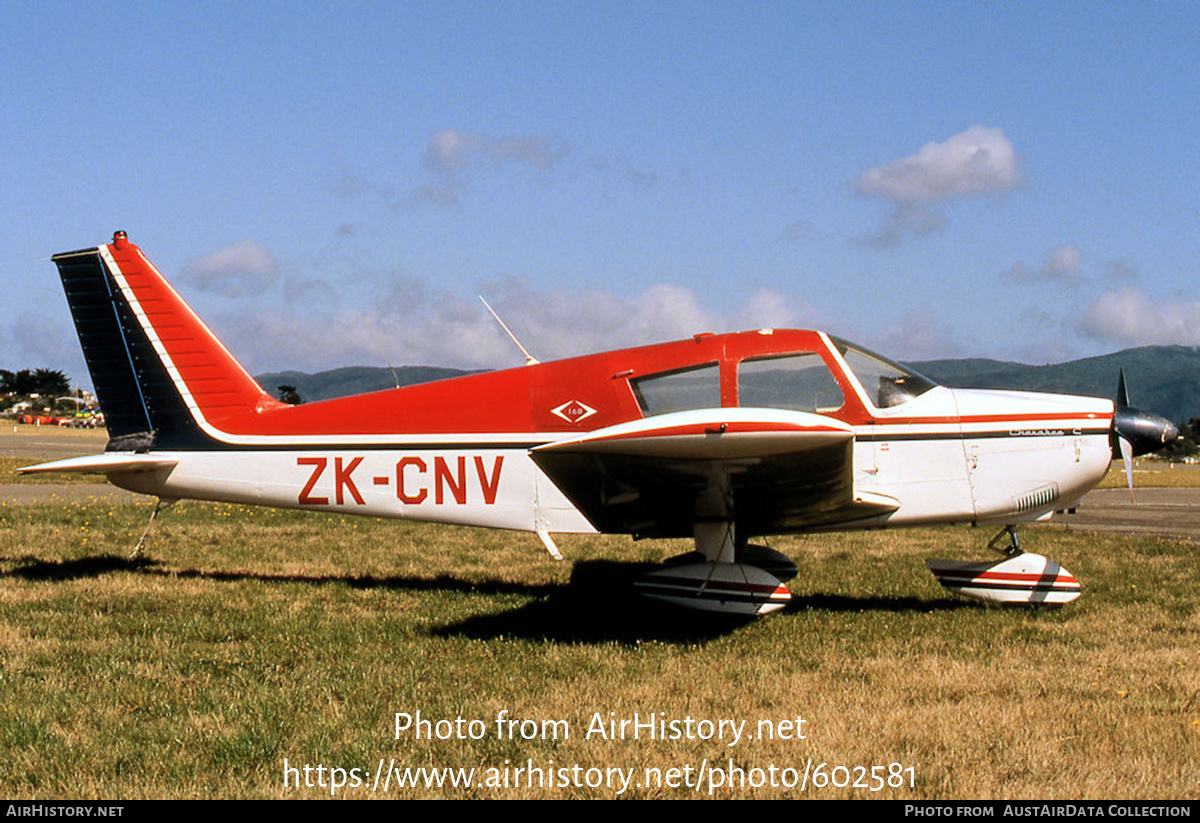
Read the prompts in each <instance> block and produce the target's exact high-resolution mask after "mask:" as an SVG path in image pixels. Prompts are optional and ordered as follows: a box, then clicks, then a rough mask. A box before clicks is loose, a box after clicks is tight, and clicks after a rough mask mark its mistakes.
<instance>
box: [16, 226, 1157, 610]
mask: <svg viewBox="0 0 1200 823" xmlns="http://www.w3.org/2000/svg"><path fill="white" fill-rule="evenodd" d="M53 260H54V262H55V263H56V264H57V266H58V270H59V274H60V276H61V278H62V282H63V287H64V289H65V291H66V295H67V301H68V303H69V305H70V309H71V313H72V316H73V317H74V321H75V326H76V330H77V331H78V334H79V339H80V342H81V344H82V347H83V351H84V356H85V358H86V360H87V364H88V369H89V370H90V372H91V375H92V380H93V383H94V385H95V389H96V394H97V396H98V397H99V400H100V403H101V405H102V407H103V408H104V411H105V414H106V416H107V421H108V429H109V433H110V436H111V440H110V441H109V443H108V447H107V449H106V451H105V453H104V454H100V455H92V456H87V457H79V458H73V459H68V460H59V461H56V462H52V463H46V464H42V465H38V466H32V467H27V468H25V469H22V471H58V472H63V471H69V472H93V473H102V474H105V475H106V476H107V478H108V480H109V481H110V482H112V483H113V484H115V485H117V486H120V487H121V488H125V489H129V490H132V491H135V492H141V493H144V494H148V495H155V496H157V497H158V498H159V502H160V504H161V503H162V502H163V501H173V500H176V499H183V498H187V499H197V500H212V501H224V502H230V503H242V504H260V505H266V506H279V507H286V508H294V509H312V510H317V511H336V512H342V513H351V514H362V515H369V516H374V517H395V518H410V519H413V520H428V521H437V522H443V523H455V524H462V525H470V526H486V527H493V528H502V529H517V530H523V531H528V532H534V533H536V534H537V535H538V536H539V537H540V538H541V540H542V542H543V544H544V545H545V547H546V548H547V550H548V551H550V553H551V554H552V555H554V556H555V557H558V558H561V555H560V554H559V552H558V549H557V547H556V545H555V543H554V541H553V539H552V537H551V533H555V532H557V533H580V532H597V531H598V532H605V533H617V534H629V535H632V536H633V537H635V538H667V537H691V538H693V539H694V541H695V551H693V552H689V553H687V554H684V555H682V556H680V557H678V558H673V559H672V560H668V561H667V562H666V563H664V565H663V568H661V569H659V570H656V571H653V572H650V573H649V574H646V575H644V576H643V577H642V578H640V579H639V581H638V582H637V585H638V586H639V588H640V590H641V591H642V592H643V593H645V594H647V595H650V596H652V597H656V598H659V599H662V600H667V601H669V602H673V603H676V604H679V605H684V606H692V607H696V608H701V609H708V610H715V611H728V612H735V613H742V614H762V613H766V612H769V611H774V610H776V609H779V608H782V607H783V606H784V605H785V604H786V603H787V601H788V599H789V598H790V593H789V592H788V589H787V588H786V587H785V586H784V585H783V581H784V580H787V579H790V577H792V576H794V575H795V574H796V566H795V565H794V564H793V563H792V562H791V560H790V559H789V558H787V557H786V556H785V555H783V554H782V553H780V552H777V551H774V550H772V549H769V548H767V547H765V546H758V545H753V544H751V543H750V542H749V541H750V539H751V538H755V537H759V536H765V535H771V534H783V533H797V532H818V531H835V530H849V529H880V528H894V527H901V526H919V525H929V524H937V523H961V524H972V525H981V526H983V525H990V526H998V527H1000V531H999V533H998V534H997V535H996V537H995V538H993V539H992V541H991V542H990V543H989V547H990V548H993V549H995V550H997V551H1000V552H1001V553H1002V554H1003V555H1005V559H1003V560H1001V561H998V562H993V563H982V564H980V563H961V562H960V563H955V562H950V561H940V560H937V561H934V560H931V561H927V563H928V565H929V566H930V569H931V570H932V571H933V573H934V574H935V575H936V576H937V577H938V579H939V581H940V582H941V583H942V585H944V586H945V587H947V588H948V589H950V590H952V591H956V592H960V593H962V594H966V595H971V596H975V597H980V598H983V599H987V600H992V601H997V602H1004V603H1012V602H1017V603H1042V604H1058V603H1063V602H1067V601H1070V600H1073V599H1074V598H1075V597H1077V596H1078V595H1079V593H1080V585H1079V583H1078V581H1077V580H1076V579H1075V578H1074V577H1073V576H1072V575H1071V574H1070V573H1069V572H1067V571H1066V570H1064V569H1062V568H1061V567H1060V566H1058V565H1057V564H1055V563H1053V562H1052V561H1049V560H1048V559H1047V558H1045V557H1043V556H1041V555H1037V554H1032V553H1023V552H1021V551H1020V548H1019V544H1018V541H1017V536H1016V531H1015V527H1016V525H1017V524H1019V523H1025V522H1029V521H1034V520H1040V519H1045V518H1047V517H1050V516H1051V515H1052V514H1053V513H1054V512H1055V511H1056V510H1059V509H1064V508H1067V507H1069V506H1071V505H1073V504H1074V503H1075V502H1076V501H1077V500H1078V499H1079V498H1080V497H1081V496H1082V495H1083V494H1084V493H1085V492H1087V491H1088V490H1089V489H1091V488H1092V487H1094V486H1095V485H1096V484H1097V483H1099V482H1100V480H1101V479H1102V478H1103V477H1104V475H1105V473H1106V472H1107V471H1108V468H1109V464H1110V461H1111V460H1112V457H1113V453H1114V450H1115V449H1120V450H1121V451H1123V452H1124V453H1125V454H1126V455H1127V456H1128V457H1131V456H1132V455H1134V454H1141V453H1145V452H1148V451H1152V450H1154V449H1157V448H1160V447H1161V446H1162V445H1163V444H1164V443H1165V442H1167V441H1168V440H1170V439H1173V438H1174V437H1175V436H1176V432H1175V429H1174V427H1173V426H1172V425H1171V424H1170V423H1168V422H1167V421H1166V420H1163V419H1162V418H1160V417H1157V416H1155V415H1151V414H1147V413H1144V412H1140V411H1138V410H1136V409H1132V408H1130V407H1129V406H1128V402H1127V401H1126V400H1125V399H1124V391H1123V388H1122V392H1121V395H1120V397H1119V401H1120V402H1119V404H1118V405H1119V407H1118V408H1114V403H1113V401H1111V400H1103V399H1097V398H1089V397H1073V396H1066V395H1055V394H1034V393H1027V392H1012V391H983V390H966V389H950V388H946V387H943V386H939V385H937V384H936V383H934V382H933V381H932V380H929V379H927V378H925V377H923V376H921V375H919V374H917V373H915V372H913V371H912V370H910V369H908V368H905V367H903V366H901V365H899V364H897V363H894V362H892V361H889V360H886V359H884V358H882V357H880V356H878V355H876V354H873V353H872V352H870V351H867V350H866V349H864V348H861V347H859V346H856V345H854V344H852V343H849V342H847V341H845V340H841V339H839V338H837V337H833V336H831V335H827V334H825V333H822V332H817V331H797V330H785V329H758V330H755V331H747V332H740V333H736V334H721V335H717V334H697V335H695V336H694V337H692V338H690V339H686V340H680V341H675V342H670V343H661V344H658V345H651V346H642V347H638V348H630V349H623V350H620V351H611V352H604V353H600V354H591V355H586V356H583V357H575V358H571V359H567V360H560V361H556V362H548V363H538V362H537V361H536V360H534V359H533V358H529V361H530V362H528V363H527V365H525V366H523V367H518V368H511V369H507V370H503V371H494V372H488V373H482V374H473V375H469V376H464V377H458V378H454V379H450V380H441V381H437V382H433V383H426V384H422V385H415V386H409V387H406V388H397V389H393V390H388V391H381V392H374V393H371V394H366V395H359V396H356V397H344V398H338V399H332V400H324V401H320V402H314V403H306V404H303V405H298V406H292V405H287V404H284V403H281V402H279V401H277V400H275V399H274V398H272V397H271V396H270V395H268V394H267V393H266V392H265V391H263V389H262V388H261V387H260V386H259V385H258V384H257V383H255V381H254V380H253V379H252V378H251V377H250V375H249V374H248V373H247V372H246V371H245V370H244V369H243V368H242V366H241V365H240V364H239V363H238V362H237V360H235V359H234V357H233V356H232V355H231V354H230V353H229V352H228V351H227V350H226V349H225V347H224V346H223V345H222V344H221V343H220V341H219V340H217V338H216V337H215V336H214V335H213V334H212V332H210V331H209V330H208V328H207V327H206V326H205V325H204V323H202V322H201V321H200V319H199V318H198V317H197V316H196V315H195V314H194V313H193V312H192V310H191V309H190V308H189V307H188V305H187V304H186V303H185V302H184V301H183V299H182V298H181V297H180V296H179V295H178V294H177V293H176V291H175V290H174V289H173V288H172V287H171V286H170V284H168V283H167V281H166V279H165V278H164V277H163V276H162V275H161V274H160V273H159V272H158V271H157V270H156V269H155V268H154V266H153V265H152V264H151V263H150V261H149V260H148V259H147V258H146V257H145V256H143V254H142V252H141V250H140V249H138V247H137V246H135V245H133V244H132V243H130V242H129V240H128V239H127V237H126V236H125V233H124V232H118V233H117V234H116V235H114V238H113V242H112V243H111V244H107V245H102V246H98V247H95V248H89V249H84V250H81V251H72V252H65V253H63V254H58V255H55V256H54V258H53ZM1122 386H1123V384H1122ZM157 510H158V509H157V508H156V509H155V511H156V512H157Z"/></svg>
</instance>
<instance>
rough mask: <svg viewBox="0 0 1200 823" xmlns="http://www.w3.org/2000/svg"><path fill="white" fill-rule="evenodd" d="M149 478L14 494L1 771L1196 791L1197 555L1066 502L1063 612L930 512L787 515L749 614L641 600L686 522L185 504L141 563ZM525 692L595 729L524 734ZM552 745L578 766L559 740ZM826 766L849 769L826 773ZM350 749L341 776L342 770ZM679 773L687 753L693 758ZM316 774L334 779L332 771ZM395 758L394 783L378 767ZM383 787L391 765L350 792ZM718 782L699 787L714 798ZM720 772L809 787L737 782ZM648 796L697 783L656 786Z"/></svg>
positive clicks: (156, 787)
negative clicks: (994, 574)
mask: <svg viewBox="0 0 1200 823" xmlns="http://www.w3.org/2000/svg"><path fill="white" fill-rule="evenodd" d="M148 514H149V506H148V505H145V506H141V507H135V506H129V505H116V506H113V505H99V504H95V503H92V504H73V505H67V506H48V505H47V506H26V507H6V508H0V573H2V574H3V577H2V579H0V697H2V699H0V745H2V747H3V750H4V751H5V753H6V754H5V758H6V765H5V768H4V769H2V770H0V792H2V793H4V794H7V795H8V796H11V797H22V798H30V797H39V798H51V797H57V798H83V797H96V798H99V797H108V798H113V797H118V798H134V797H267V798H271V797H298V796H315V797H319V796H328V795H329V790H328V789H320V788H311V789H309V788H301V789H295V788H288V789H285V788H284V786H283V781H284V771H283V767H284V760H285V758H286V760H287V762H288V764H289V765H290V766H293V767H295V766H301V767H302V766H303V765H304V764H308V765H310V766H312V767H313V768H314V769H315V768H316V767H317V766H318V765H324V766H325V767H332V766H337V767H341V768H344V769H350V768H358V769H366V770H370V771H372V772H373V771H374V770H375V768H376V766H377V764H378V761H379V759H380V758H384V759H385V762H386V761H388V760H391V759H393V758H394V759H395V761H396V764H397V765H401V764H402V765H404V766H412V767H417V766H432V767H447V766H448V767H467V768H469V767H475V768H477V769H479V770H480V772H479V775H480V779H481V778H482V776H483V772H482V770H483V769H485V768H488V767H503V766H505V762H506V761H508V765H509V766H510V767H511V768H515V767H517V766H518V765H520V766H524V765H525V764H526V762H527V761H528V760H532V761H533V765H534V766H537V767H541V768H562V767H566V768H570V767H572V766H574V765H576V764H578V765H580V766H581V767H583V768H591V767H596V768H601V769H607V768H609V767H622V768H626V769H636V770H637V780H638V781H641V780H642V779H643V776H644V773H643V770H644V769H645V768H646V767H659V768H662V769H667V768H671V767H676V768H679V769H683V768H684V767H687V766H690V767H691V769H692V770H693V771H692V773H693V774H694V772H695V770H696V769H697V768H698V767H699V766H700V764H701V763H702V762H704V761H705V760H707V762H708V764H710V765H712V764H720V765H722V766H723V767H728V764H729V760H730V759H731V758H732V760H733V761H734V763H735V765H737V766H738V767H740V768H741V769H744V770H746V772H747V774H748V775H752V774H753V773H752V772H751V770H752V769H753V768H755V767H758V768H762V769H768V768H770V767H771V766H774V767H776V768H777V769H783V768H787V767H791V768H798V769H800V770H803V769H804V766H805V763H806V762H807V761H808V760H809V759H810V758H811V759H812V761H813V766H814V767H815V766H816V765H817V764H819V763H827V764H830V766H833V765H845V766H849V767H853V766H857V765H863V766H872V765H884V766H886V765H887V764H890V763H901V764H903V765H904V766H905V767H909V766H911V767H912V769H913V772H912V773H913V774H914V775H915V786H913V787H911V788H909V787H904V788H900V789H895V788H893V789H887V788H885V789H884V790H883V791H880V792H875V793H872V792H870V791H866V790H862V789H859V790H855V789H852V788H841V789H839V788H834V787H826V788H823V789H820V790H816V789H814V788H813V787H812V786H809V787H808V791H807V792H805V793H804V795H803V796H807V797H823V798H831V797H887V798H1059V799H1073V798H1110V797H1112V798H1126V797H1130V798H1195V797H1196V796H1197V779H1198V776H1200V746H1198V744H1200V697H1198V689H1200V624H1198V618H1197V617H1196V605H1197V595H1196V587H1195V581H1196V579H1197V578H1198V574H1197V572H1198V571H1200V569H1198V568H1197V565H1198V563H1197V559H1196V558H1195V556H1194V551H1193V550H1190V549H1189V548H1188V547H1186V546H1181V545H1177V544H1173V543H1165V542H1158V541H1152V540H1131V539H1123V538H1109V537H1096V536H1089V535H1084V534H1081V533H1078V532H1073V531H1070V532H1069V531H1065V530H1063V529H1060V528H1058V527H1053V526H1047V527H1039V528H1035V529H1030V530H1027V531H1026V532H1025V540H1024V544H1025V547H1026V548H1027V549H1029V550H1033V551H1042V552H1043V553H1048V554H1050V555H1051V556H1053V557H1054V558H1055V559H1056V560H1059V561H1060V562H1062V563H1063V564H1064V565H1065V566H1067V567H1068V568H1070V569H1071V570H1072V571H1073V572H1074V573H1075V574H1076V575H1077V576H1078V577H1080V578H1081V579H1082V580H1083V581H1084V585H1085V589H1086V592H1085V596H1084V598H1083V599H1081V600H1080V601H1078V602H1077V603H1075V604H1072V605H1071V606H1068V607H1066V608H1064V609H1062V610H1059V611H1056V612H1028V611H1008V610H1002V609H997V608H987V607H983V606H979V605H974V604H972V603H969V602H965V601H961V600H958V599H956V598H954V597H953V596H951V595H948V594H946V593H944V592H942V591H941V590H940V589H939V588H938V587H937V585H936V583H935V582H934V580H933V579H932V577H931V576H929V575H928V574H927V573H926V572H925V571H924V569H923V565H922V560H923V559H924V558H925V557H929V556H942V555H944V556H949V557H979V556H982V552H981V547H982V545H983V543H984V542H985V541H986V539H987V537H988V536H990V535H986V534H983V533H982V532H979V531H971V530H966V529H959V530H949V529H947V530H916V531H911V532H886V533H874V534H852V535H840V536H839V535H830V536H821V537H805V538H794V539H787V540H781V541H776V542H775V546H776V547H777V548H780V549H782V550H784V551H786V552H788V553H789V554H791V555H792V556H793V557H795V558H797V561H798V563H799V565H800V576H799V577H798V578H797V579H796V580H794V581H792V589H793V591H794V592H795V594H796V600H795V601H794V605H793V608H791V609H790V610H789V611H787V612H785V613H783V614H780V615H775V616H773V617H770V618H767V619H764V620H758V621H752V622H748V623H730V622H728V621H720V620H713V619H709V618H705V617H704V616H703V615H698V614H695V613H689V612H677V611H674V610H671V609H668V608H660V607H656V606H654V605H653V604H651V603H648V602H643V601H641V600H639V599H637V598H635V597H633V596H632V595H631V594H630V593H629V590H628V581H629V579H630V577H631V576H632V575H633V574H634V573H636V572H637V571H638V570H639V569H641V568H643V567H644V565H645V564H646V563H647V562H651V561H655V560H657V559H659V558H661V557H662V556H665V555H667V554H672V553H676V552H678V551H681V550H683V549H684V548H686V546H685V545H684V544H675V545H670V546H667V545H663V544H652V543H633V542H631V541H628V540H625V539H622V538H600V537H573V538H563V539H562V540H561V545H562V548H563V550H564V552H565V553H566V554H567V556H568V557H569V558H570V559H571V561H574V562H570V561H569V562H567V563H555V562H554V561H552V560H550V559H549V558H548V557H547V556H546V555H545V553H544V552H543V551H542V550H541V549H540V546H539V544H538V542H537V540H536V538H534V537H532V536H530V535H522V534H505V533H499V532H483V531H475V530H468V529H456V528H450V527H435V526H421V525H414V524H407V523H395V522H379V521H374V520H355V519H352V518H345V519H343V518H339V517H336V516H321V515H312V514H299V513H291V512H281V511H276V510H269V509H249V508H243V507H234V506H221V505H207V504H194V503H186V504H180V505H178V506H177V507H175V508H174V509H171V510H168V511H167V512H166V513H164V514H163V515H162V516H161V518H160V523H159V525H158V526H157V527H156V533H155V537H154V539H153V541H152V545H151V551H150V557H151V558H152V559H151V560H149V561H147V562H144V563H131V562H129V561H127V560H125V559H123V558H124V557H125V555H126V553H127V552H128V550H129V548H130V547H131V546H132V544H133V542H134V541H135V540H136V538H137V536H138V535H139V534H140V533H141V530H142V528H143V526H144V521H145V518H146V517H148ZM418 710H419V711H420V712H421V714H422V716H423V717H425V718H427V719H432V720H438V719H451V720H452V719H454V718H456V717H462V718H465V719H467V720H470V719H478V720H481V721H483V722H484V723H485V724H487V729H488V733H487V734H486V735H485V736H484V737H483V738H482V739H480V740H458V739H447V740H419V741H418V740H415V739H413V737H412V736H411V735H408V734H405V735H403V736H402V737H401V739H399V740H397V739H394V734H393V722H394V721H393V718H394V715H395V713H397V712H407V713H414V712H416V711H418ZM500 711H507V712H508V716H509V717H512V718H517V719H532V720H536V721H538V722H539V723H540V722H541V721H557V720H563V721H566V722H567V723H568V724H569V729H570V737H569V739H565V740H564V739H559V740H553V739H544V738H539V739H533V740H520V739H518V740H509V739H499V738H498V737H497V735H496V734H495V733H494V731H495V728H494V720H495V718H496V715H497V713H498V712H500ZM610 712H611V713H613V715H611V716H612V717H615V718H619V719H631V718H632V717H633V714H634V713H635V712H636V713H639V715H640V716H641V717H642V718H643V719H644V718H645V717H646V716H647V715H649V714H650V713H655V714H656V715H658V716H660V717H661V716H664V715H665V716H666V717H667V718H670V719H679V720H683V719H684V718H686V717H689V716H690V717H692V718H695V719H703V720H712V721H717V720H720V719H730V720H734V721H746V729H747V730H748V731H754V730H755V729H756V726H757V723H758V721H759V720H771V721H780V720H785V719H792V720H795V719H796V718H797V717H803V718H804V719H805V721H806V723H805V725H804V731H805V732H806V735H807V737H806V739H804V740H787V741H780V740H775V741H769V740H757V739H756V740H743V741H742V742H741V743H739V744H738V745H736V746H727V745H724V744H723V743H721V742H719V741H715V740H714V741H703V740H687V739H681V740H647V739H645V738H644V737H643V738H642V739H640V740H631V739H627V740H613V741H606V740H604V739H600V738H599V737H597V736H595V735H593V736H592V737H591V739H587V738H585V736H584V734H585V732H586V731H587V729H588V726H589V723H590V721H591V719H592V718H593V716H594V715H595V714H596V713H599V714H600V716H601V717H602V718H603V719H608V718H609V717H610V715H609V713H610ZM551 761H553V763H551ZM828 768H829V767H828V766H827V769H828ZM326 774H328V773H326ZM681 775H682V773H681ZM311 776H312V777H313V779H314V780H315V779H316V777H317V775H316V772H313V773H312V775H311ZM381 785H382V784H381ZM338 794H339V796H340V795H342V794H345V795H348V796H351V797H365V796H371V792H370V791H367V790H365V789H364V788H361V787H360V788H354V789H349V790H346V791H340V792H338ZM388 794H389V795H390V796H401V797H423V796H430V797H483V798H492V797H610V796H612V795H613V792H612V791H610V790H609V789H607V788H595V789H590V788H586V787H583V788H575V787H556V788H541V789H537V788H533V789H530V788H513V787H509V788H503V787H502V788H498V789H487V788H479V787H475V788H472V789H470V790H467V789H463V788H457V789H455V788H449V787H447V788H442V789H437V788H431V789H425V788H422V789H419V790H414V789H409V790H405V791H397V790H396V789H394V788H393V789H392V790H391V791H390V792H389V793H388ZM704 794H705V791H704V790H702V791H701V793H700V796H704ZM715 794H716V796H719V797H781V796H801V795H800V793H799V792H798V791H797V790H794V789H793V790H786V789H781V788H776V789H772V788H769V787H764V788H761V789H754V788H750V787H745V788H737V789H735V790H732V791H731V790H729V789H727V788H722V789H718V790H717V791H716V793H715ZM626 796H636V797H683V796H693V794H692V792H691V790H690V789H685V788H657V787H648V786H641V787H636V788H631V789H630V790H629V791H627V792H626Z"/></svg>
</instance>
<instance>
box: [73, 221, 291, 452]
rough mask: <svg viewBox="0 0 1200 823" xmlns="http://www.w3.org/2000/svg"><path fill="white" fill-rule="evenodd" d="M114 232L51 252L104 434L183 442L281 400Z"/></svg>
mask: <svg viewBox="0 0 1200 823" xmlns="http://www.w3.org/2000/svg"><path fill="white" fill-rule="evenodd" d="M113 241H114V242H113V243H112V244H111V245H106V246H98V247H96V248H91V249H83V250H80V251H72V252H64V253H63V254H56V255H55V256H54V257H53V258H52V259H53V261H54V263H55V264H56V265H57V266H58V272H59V276H60V277H61V278H62V283H63V289H64V291H65V292H66V295H67V303H68V304H69V306H70V308H71V316H72V317H73V318H74V320H75V329H76V331H77V332H78V334H79V342H80V344H81V345H82V346H83V354H84V358H85V359H86V361H87V366H88V371H89V372H90V373H91V375H92V383H93V384H94V386H95V388H96V396H97V397H98V398H99V400H100V405H101V408H103V410H104V415H105V420H106V421H107V424H108V430H109V434H110V435H112V437H114V438H122V437H127V436H130V435H140V434H149V435H153V438H154V442H155V444H156V445H159V446H187V445H191V444H195V443H197V442H198V441H202V440H204V439H206V438H205V437H204V435H205V434H212V433H213V426H214V424H219V423H220V422H221V421H223V420H228V419H231V418H234V417H238V416H241V415H245V414H253V413H255V412H257V411H261V410H262V409H265V408H272V407H275V406H278V405H280V404H279V402H278V401H276V400H274V399H273V398H271V397H270V396H269V395H268V394H267V393H266V392H264V391H263V390H262V388H261V387H260V386H259V385H258V384H257V383H256V382H254V379H253V378H252V377H250V375H249V374H247V373H246V370H245V369H243V368H242V366H241V364H240V363H238V362H237V360H235V359H234V358H233V356H232V355H231V354H230V353H229V352H228V350H226V348H225V347H224V346H223V345H222V344H221V342H220V341H219V340H218V339H217V338H216V337H215V336H214V335H213V333H212V332H211V331H209V329H208V327H207V326H205V325H204V323H203V322H201V321H200V319H199V318H198V317H197V316H196V314H195V313H194V312H193V311H192V310H191V308H190V307H189V306H188V305H187V304H186V303H185V302H184V301H183V299H182V298H181V297H180V296H179V295H178V294H177V293H176V292H175V290H174V289H173V288H172V287H171V285H170V284H169V283H167V281H166V280H165V279H164V278H163V276H162V275H161V274H159V272H158V270H157V269H155V268H154V266H153V264H151V263H150V261H149V260H147V259H146V257H145V256H144V255H143V254H142V252H141V250H140V249H139V248H138V247H137V246H135V245H133V244H132V243H130V242H129V241H128V240H126V239H125V235H124V232H118V233H117V234H116V235H115V236H114V238H113Z"/></svg>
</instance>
